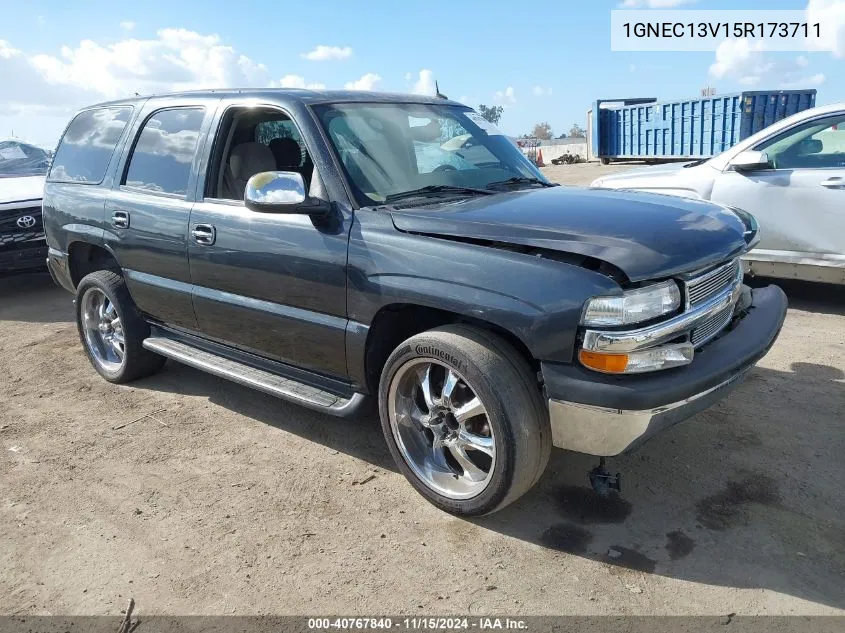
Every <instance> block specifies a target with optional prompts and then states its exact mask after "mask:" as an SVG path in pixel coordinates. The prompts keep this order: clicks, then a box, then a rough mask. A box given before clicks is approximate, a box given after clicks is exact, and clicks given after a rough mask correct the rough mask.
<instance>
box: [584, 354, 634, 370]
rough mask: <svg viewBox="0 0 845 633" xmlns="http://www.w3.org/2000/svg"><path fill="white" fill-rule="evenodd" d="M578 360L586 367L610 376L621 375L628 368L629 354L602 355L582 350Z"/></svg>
mask: <svg viewBox="0 0 845 633" xmlns="http://www.w3.org/2000/svg"><path fill="white" fill-rule="evenodd" d="M578 359H579V360H580V361H581V364H582V365H584V366H585V367H589V368H590V369H595V370H596V371H603V372H607V373H609V374H621V373H623V372H624V371H625V368H626V367H627V366H628V355H627V354H602V353H599V352H588V351H587V350H584V349H582V350H581V351H580V352H578Z"/></svg>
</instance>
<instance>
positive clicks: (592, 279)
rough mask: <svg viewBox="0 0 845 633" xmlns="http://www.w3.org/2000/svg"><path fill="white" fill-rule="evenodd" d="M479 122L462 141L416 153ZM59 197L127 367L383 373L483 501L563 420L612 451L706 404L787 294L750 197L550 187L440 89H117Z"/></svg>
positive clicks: (438, 494) (73, 256)
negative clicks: (748, 204)
mask: <svg viewBox="0 0 845 633" xmlns="http://www.w3.org/2000/svg"><path fill="white" fill-rule="evenodd" d="M467 134H468V135H470V136H471V137H472V144H473V146H474V147H476V148H478V149H479V151H476V152H473V154H472V155H469V154H467V155H466V156H465V157H464V159H463V161H462V162H456V161H449V162H446V163H444V165H443V168H442V169H440V168H439V167H441V166H440V165H433V164H430V163H431V160H432V157H433V156H434V153H432V152H428V151H426V155H425V156H424V157H418V156H417V152H418V151H424V150H425V146H426V144H432V143H437V144H438V145H439V146H440V147H442V146H443V144H444V143H448V142H449V140H450V139H451V138H455V137H458V136H461V135H467ZM464 142H465V141H464ZM447 146H448V145H447ZM420 148H422V150H421V149H420ZM482 148H483V150H484V151H481V150H482ZM423 159H424V162H425V163H426V165H425V168H424V169H421V168H420V167H419V161H420V160H423ZM44 216H45V222H46V228H47V240H48V244H49V247H50V252H49V265H50V270H51V272H52V274H53V275H54V277H55V279H56V280H57V282H58V283H60V284H61V285H62V286H64V287H65V288H66V289H67V290H69V291H70V292H72V293H75V295H76V313H77V323H78V327H79V334H80V339H81V341H82V345H83V346H84V349H85V351H86V353H87V355H88V357H89V359H90V360H91V363H92V364H93V366H94V368H95V369H96V370H97V371H98V372H99V373H100V374H101V375H102V376H103V377H104V378H105V379H106V380H109V381H112V382H116V383H123V382H128V381H131V380H134V379H136V378H140V377H142V376H146V375H149V374H152V373H154V372H156V371H159V370H160V369H161V368H162V366H163V365H164V362H165V358H172V359H175V360H178V361H180V362H183V363H187V364H188V365H191V366H194V367H197V368H199V369H202V370H205V371H208V372H211V373H213V374H217V375H219V376H224V377H226V378H229V379H231V380H234V381H236V382H239V383H241V384H244V385H248V386H251V387H254V388H257V389H260V390H263V391H265V392H268V393H271V394H274V395H277V396H280V397H282V398H285V399H288V400H290V401H293V402H296V403H299V404H301V405H304V406H307V407H310V408H312V409H316V410H318V411H323V412H326V413H329V414H332V415H338V416H348V415H352V414H353V413H355V412H356V411H358V410H360V409H361V406H362V404H363V403H365V402H366V400H367V398H368V397H375V398H377V399H378V406H379V411H380V417H381V423H382V428H383V431H384V436H385V438H386V440H387V444H388V446H389V448H390V451H391V453H392V454H393V456H394V458H395V459H396V463H397V464H398V466H399V469H400V470H401V471H402V472H403V473H404V474H405V476H406V477H407V478H408V479H409V481H410V482H411V484H412V485H413V486H414V487H415V488H416V489H417V490H418V491H419V492H421V493H422V494H423V495H424V496H425V497H426V498H427V499H428V500H429V501H431V502H432V503H434V504H435V505H437V506H438V507H440V508H443V509H445V510H447V511H449V512H454V513H456V514H463V515H478V514H484V513H488V512H492V511H494V510H497V509H499V508H501V507H503V506H505V505H506V504H508V503H510V502H512V501H513V500H515V499H517V498H518V497H519V496H520V495H522V494H523V493H525V492H526V491H527V490H528V489H530V488H531V487H532V486H533V485H534V483H535V482H536V481H537V480H538V479H539V477H540V476H541V474H542V473H543V470H544V468H545V466H546V462H547V460H548V458H549V452H550V450H551V447H552V445H555V446H558V447H562V448H566V449H571V450H575V451H581V452H585V453H589V454H593V455H597V456H602V457H603V456H611V455H617V454H619V453H621V452H623V451H626V450H629V449H631V448H633V447H635V446H637V445H638V444H640V443H642V442H643V441H645V440H646V439H648V438H649V437H651V436H653V435H654V434H655V433H657V432H658V431H660V430H661V429H663V428H665V427H667V426H669V425H671V424H673V423H675V422H678V421H680V420H682V419H684V418H687V417H689V416H691V415H692V414H694V413H695V412H697V411H700V410H701V409H703V408H705V407H707V406H708V405H710V404H711V403H713V402H714V401H715V400H717V399H719V398H721V397H722V396H724V395H725V393H727V391H728V389H729V388H730V387H731V386H733V385H735V384H736V383H737V382H738V380H739V379H740V378H742V376H744V375H745V374H746V372H747V371H748V370H749V369H750V368H751V367H752V366H753V365H754V363H755V362H756V361H757V360H758V359H759V358H761V357H762V356H763V355H764V354H765V353H766V351H767V350H768V349H769V347H770V346H771V345H772V344H773V342H774V341H775V338H776V337H777V335H778V332H779V331H780V328H781V325H782V322H783V319H784V315H785V312H786V298H785V296H784V294H783V292H782V291H781V290H780V289H779V288H777V287H768V288H761V289H755V290H751V289H749V288H748V287H746V286H744V285H743V283H742V269H741V267H740V263H739V257H740V256H741V255H742V254H743V253H744V252H746V251H747V250H748V249H749V248H750V247H751V246H752V245H753V244H754V242H755V240H756V239H757V225H756V223H755V221H754V218H753V217H751V216H750V215H748V214H746V213H744V212H742V211H740V210H737V209H730V208H726V207H723V206H718V205H715V204H711V203H708V202H701V201H692V200H682V199H678V198H674V197H669V196H661V195H652V194H642V193H624V192H612V191H600V190H584V189H574V188H565V187H557V186H554V185H552V184H550V183H549V182H547V181H546V180H545V179H544V178H543V176H542V175H541V174H540V172H538V171H537V169H536V168H535V167H534V166H533V165H531V163H529V162H528V160H527V159H526V158H525V157H524V156H523V155H522V154H521V153H520V151H519V150H518V149H517V147H515V146H514V144H513V143H511V142H510V141H509V140H508V139H507V138H506V137H504V136H502V135H501V133H500V132H498V130H496V128H495V127H493V126H491V125H490V124H489V123H487V122H486V121H485V120H484V119H482V118H481V117H480V116H479V115H478V114H477V113H476V112H474V111H473V110H471V109H470V108H467V107H466V106H463V105H460V104H458V103H455V102H452V101H448V100H445V99H436V98H425V97H419V96H408V95H385V94H375V93H362V92H319V91H318V92H314V91H301V90H297V91H293V90H288V91H284V90H263V91H223V92H221V91H207V92H191V93H184V94H177V95H171V96H159V97H152V98H136V99H129V100H125V101H118V102H112V103H106V104H102V105H98V106H94V107H92V108H89V109H87V110H84V111H82V112H81V113H79V114H78V115H77V116H76V117H75V118H74V119H73V120H72V121H71V123H70V125H69V126H68V128H67V130H66V132H65V134H64V137H63V139H62V141H61V143H60V145H59V147H58V150H57V153H56V156H55V159H54V161H53V166H52V169H51V171H50V174H49V177H48V179H47V185H46V188H45V197H44ZM592 475H593V477H592V479H593V482H594V485H595V486H596V487H597V488H598V489H600V490H606V489H607V488H608V487H610V485H611V484H613V477H611V476H610V475H609V474H608V473H607V472H606V471H605V470H604V469H603V468H602V467H601V465H600V466H599V467H598V468H597V469H596V470H595V471H594V472H593V473H592Z"/></svg>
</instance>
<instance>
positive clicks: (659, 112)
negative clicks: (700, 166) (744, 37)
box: [590, 90, 816, 162]
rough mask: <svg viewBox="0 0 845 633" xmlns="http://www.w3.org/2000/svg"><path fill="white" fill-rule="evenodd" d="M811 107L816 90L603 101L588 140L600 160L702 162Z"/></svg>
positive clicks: (596, 106) (597, 104) (596, 109)
mask: <svg viewBox="0 0 845 633" xmlns="http://www.w3.org/2000/svg"><path fill="white" fill-rule="evenodd" d="M611 101H613V103H614V104H615V103H620V102H621V105H611V104H610V102H611ZM815 103H816V91H815V90H775V91H754V92H739V93H736V94H729V95H720V96H714V97H703V98H700V99H690V100H687V101H671V102H663V103H657V99H653V98H649V99H618V100H610V99H603V100H600V101H596V102H594V103H593V109H592V121H591V122H590V123H591V128H592V129H591V130H590V131H591V139H590V141H591V142H592V146H593V148H594V149H593V154H595V155H597V156H598V157H599V158H600V159H602V162H606V161H607V160H612V159H658V160H659V159H670V160H671V159H680V158H707V157H709V156H715V155H716V154H719V153H721V152H723V151H725V150H726V149H728V148H729V147H732V146H733V145H735V144H736V143H738V142H739V141H741V140H742V139H744V138H748V137H749V136H751V135H752V134H755V133H757V132H759V131H760V130H762V129H763V128H766V127H768V126H770V125H771V124H772V123H775V122H776V121H780V120H781V119H784V118H786V117H788V116H791V115H793V114H795V113H796V112H801V111H802V110H806V109H808V108H812V107H813V106H814V105H815ZM602 104H605V106H604V107H601V106H602ZM595 148H598V151H596V150H595Z"/></svg>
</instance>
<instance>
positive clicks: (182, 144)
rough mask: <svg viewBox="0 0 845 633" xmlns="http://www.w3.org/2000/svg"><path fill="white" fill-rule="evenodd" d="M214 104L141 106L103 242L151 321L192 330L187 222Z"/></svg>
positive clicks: (109, 206)
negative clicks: (112, 254)
mask: <svg viewBox="0 0 845 633" xmlns="http://www.w3.org/2000/svg"><path fill="white" fill-rule="evenodd" d="M218 101H219V99H213V100H209V99H206V100H196V101H185V100H167V99H158V100H152V101H150V102H148V103H147V105H146V107H145V108H144V110H143V112H142V113H141V116H140V117H139V123H138V125H137V126H136V128H135V131H134V137H133V139H132V141H131V143H129V144H128V149H127V151H126V152H124V159H123V161H122V162H121V164H120V165H119V168H118V169H119V171H118V177H117V178H115V184H114V186H113V188H112V190H111V192H110V193H109V196H108V198H107V200H106V209H105V224H106V227H107V228H106V231H105V242H106V244H107V245H108V246H109V247H110V248H111V249H112V251H113V252H114V253H115V256H116V257H117V259H118V261H119V262H120V265H121V267H122V268H123V270H124V274H125V276H126V283H127V285H128V287H129V291H130V293H131V294H132V298H133V299H134V301H135V303H136V305H137V306H138V307H139V308H140V309H141V310H142V311H143V312H145V313H147V314H148V315H150V316H152V317H153V318H154V319H156V320H159V321H162V322H164V323H167V324H169V325H174V326H178V327H182V328H186V329H190V330H196V329H197V321H196V316H195V314H194V309H193V304H192V302H191V276H190V269H189V266H188V219H189V217H190V213H191V207H192V206H193V204H194V195H193V194H194V189H195V185H196V182H197V173H198V165H199V157H200V155H201V152H202V148H203V146H204V142H205V137H206V133H207V130H208V128H209V126H210V124H211V120H212V118H213V116H214V110H215V106H216V103H217V102H218Z"/></svg>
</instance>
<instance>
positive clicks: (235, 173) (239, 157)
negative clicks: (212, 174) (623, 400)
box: [223, 142, 276, 200]
mask: <svg viewBox="0 0 845 633" xmlns="http://www.w3.org/2000/svg"><path fill="white" fill-rule="evenodd" d="M262 171H276V159H275V157H274V156H273V152H272V151H270V148H269V147H267V146H266V145H264V144H263V143H256V142H250V143H241V144H240V145H236V146H235V147H234V149H232V153H231V154H230V155H229V164H228V165H227V166H226V172H225V174H224V176H223V193H224V195H223V197H224V198H228V199H230V200H243V199H244V191H245V190H246V183H247V181H248V180H249V179H250V178H252V177H253V176H254V175H255V174H260V173H261V172H262Z"/></svg>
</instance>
